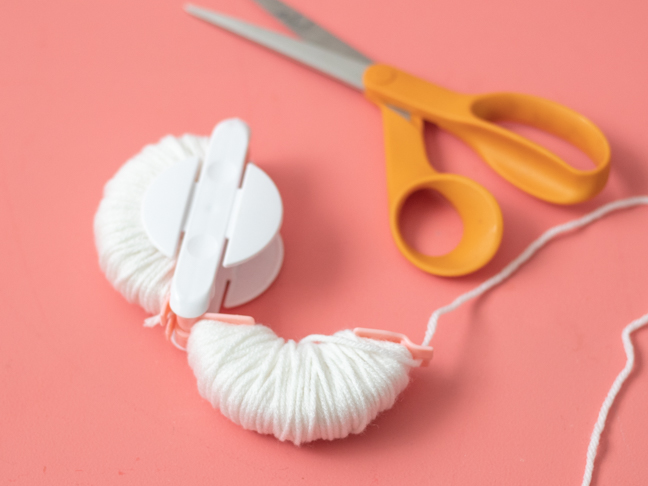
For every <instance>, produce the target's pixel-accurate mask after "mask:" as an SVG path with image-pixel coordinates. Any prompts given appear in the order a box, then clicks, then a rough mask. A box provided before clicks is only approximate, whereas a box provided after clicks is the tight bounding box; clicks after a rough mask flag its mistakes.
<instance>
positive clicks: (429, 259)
mask: <svg viewBox="0 0 648 486" xmlns="http://www.w3.org/2000/svg"><path fill="white" fill-rule="evenodd" d="M380 108H381V110H382V114H383V123H384V128H385V150H386V159H387V191H388V196H389V223H390V227H391V232H392V235H393V236H394V240H395V241H396V245H397V246H398V248H399V250H400V251H401V253H402V254H403V255H405V257H406V258H407V259H408V260H409V261H410V262H412V263H413V264H414V265H416V266H417V267H418V268H420V269H421V270H424V271H426V272H429V273H432V274H435V275H441V276H446V277H455V276H460V275H465V274H468V273H471V272H474V271H475V270H478V269H479V268H481V267H482V266H484V265H486V263H488V262H489V261H490V259H491V258H492V257H493V256H494V255H495V252H496V251H497V249H498V247H499V244H500V241H501V239H502V213H501V211H500V208H499V205H498V204H497V201H496V200H495V198H494V197H493V196H492V195H491V194H490V193H489V192H488V191H487V190H486V189H484V188H483V187H482V186H480V185H479V184H477V183H476V182H474V181H472V180H470V179H468V178H466V177H462V176H459V175H456V174H439V173H438V172H436V171H434V170H433V169H432V167H431V166H430V164H429V162H428V160H427V156H426V153H425V145H424V144H423V134H422V130H423V121H422V119H421V118H418V117H414V116H413V117H412V119H411V120H410V121H408V120H406V119H405V118H403V116H401V115H400V114H398V113H396V112H395V111H394V110H392V109H391V108H389V107H387V106H385V105H380ZM425 189H432V190H434V191H437V192H438V193H440V194H441V195H442V196H443V197H445V198H446V199H447V200H448V201H449V202H450V203H451V204H452V205H453V206H454V208H455V209H456V211H457V212H458V213H459V216H460V217H461V220H462V222H463V236H462V238H461V241H460V242H459V244H458V245H457V246H456V247H455V248H454V249H453V250H452V251H451V252H450V253H447V254H445V255H441V256H431V255H425V254H424V253H421V252H419V251H417V250H415V249H414V248H412V247H411V246H410V245H409V244H408V243H407V241H406V240H405V239H404V238H403V235H402V234H401V229H400V215H401V211H402V208H403V205H404V204H405V201H406V200H407V198H408V197H410V196H411V195H412V194H413V193H415V192H417V191H419V190H425Z"/></svg>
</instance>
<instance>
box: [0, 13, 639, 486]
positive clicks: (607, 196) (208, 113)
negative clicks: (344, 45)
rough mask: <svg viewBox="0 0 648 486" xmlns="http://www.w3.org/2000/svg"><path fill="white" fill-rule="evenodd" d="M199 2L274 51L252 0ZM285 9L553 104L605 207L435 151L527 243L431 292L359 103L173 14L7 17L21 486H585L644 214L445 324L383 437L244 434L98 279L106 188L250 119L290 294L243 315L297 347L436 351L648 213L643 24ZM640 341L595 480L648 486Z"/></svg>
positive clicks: (375, 119)
mask: <svg viewBox="0 0 648 486" xmlns="http://www.w3.org/2000/svg"><path fill="white" fill-rule="evenodd" d="M201 1H203V2H205V5H206V6H208V7H212V8H214V9H218V10H221V11H224V12H227V13H229V14H232V15H235V16H239V17H243V18H245V19H248V20H250V21H252V22H257V23H259V24H262V25H266V26H268V27H272V28H276V29H278V30H281V28H280V27H279V26H278V25H277V24H276V23H275V22H274V21H273V20H272V19H271V18H270V17H268V16H267V15H265V14H264V12H263V11H262V10H261V9H259V8H258V7H256V6H255V5H254V4H253V3H252V2H251V1H248V0H236V1H234V0H201ZM292 3H293V5H294V6H296V7H297V8H299V9H301V10H302V11H303V12H305V13H306V14H308V15H310V16H312V17H313V18H315V19H316V20H318V21H320V22H321V23H322V24H323V25H325V26H327V27H329V28H330V29H331V30H333V31H334V32H338V33H340V34H341V35H343V36H344V38H345V39H346V40H348V41H349V42H351V43H353V44H354V45H355V46H357V47H358V48H359V49H361V50H363V51H365V52H366V53H367V54H368V55H369V56H372V57H374V58H376V59H379V60H381V61H383V62H388V63H392V64H395V65H397V66H399V67H401V68H403V69H405V70H408V71H410V72H412V73H413V74H416V75H419V76H421V77H424V78H426V79H429V80H431V81H435V82H438V83H439V84H442V85H444V86H447V87H451V88H454V89H456V90H460V91H466V92H482V91H495V90H512V91H521V92H528V93H534V94H536V95H540V96H544V97H547V98H550V99H553V100H556V101H559V102H562V103H564V104H566V105H568V106H570V107H572V108H574V109H576V110H578V111H580V112H582V113H584V114H586V115H587V116H588V117H590V118H591V119H593V120H594V121H595V122H596V123H597V124H599V126H600V127H601V128H602V129H603V130H604V131H605V132H606V134H607V135H608V136H609V139H610V141H611V145H612V149H613V170H612V174H611V177H610V182H609V184H608V186H607V187H606V189H605V190H604V191H603V193H602V194H601V195H599V196H598V197H596V198H595V199H594V200H592V201H591V202H588V203H586V204H582V205H578V206H575V207H556V206H552V205H549V204H546V203H543V202H540V201H537V200H534V199H532V198H530V197H529V196H527V195H526V194H524V193H522V192H520V191H518V190H517V189H515V188H513V187H512V186H510V185H509V184H507V183H506V182H504V181H503V180H502V179H501V178H500V177H498V176H497V175H495V174H494V173H493V172H492V171H491V169H490V168H488V167H487V166H486V165H485V164H484V163H482V162H481V161H480V160H479V159H478V158H477V157H476V156H475V154H474V153H472V152H471V151H470V150H469V149H467V148H466V147H465V146H463V145H462V144H461V143H460V142H458V141H456V140H454V139H453V138H452V137H450V136H448V135H445V134H439V133H437V132H436V131H435V130H433V129H430V130H429V132H428V141H429V142H430V154H431V158H432V159H433V160H434V163H435V164H436V165H437V166H439V167H440V168H442V169H443V170H446V171H454V172H457V173H461V174H465V175H468V176H470V177H471V178H474V179H475V180H477V181H479V182H480V183H482V184H483V185H484V186H486V187H487V188H488V189H489V190H491V191H492V192H493V194H494V195H495V196H496V198H497V199H498V200H499V202H500V204H501V206H502V210H503V213H504V218H505V224H506V228H505V236H504V240H503V244H502V247H501V250H500V252H499V253H498V255H497V256H496V258H495V259H494V260H493V261H492V262H491V263H490V264H489V265H488V266H487V267H485V268H484V269H483V270H481V271H479V272H478V273H476V274H474V275H471V276H468V277H464V278H459V279H453V280H448V279H442V278H437V277H433V276H430V275H427V274H424V273H422V272H420V271H419V270H417V269H416V268H414V267H413V266H411V265H410V264H409V263H407V262H406V260H405V259H404V258H403V257H402V256H401V255H400V254H399V253H398V251H397V250H396V248H395V245H394V244H393V242H392V240H391V236H390V233H389V229H388V223H387V216H386V207H387V200H386V190H385V181H384V168H383V164H384V154H383V148H382V144H383V137H382V125H381V120H380V116H379V112H378V110H377V109H376V107H375V106H373V105H372V104H370V103H368V102H366V101H365V100H364V99H363V98H362V97H361V96H358V94H356V93H355V92H354V91H353V90H351V89H349V88H347V87H345V86H342V85H339V84H337V83H336V82H334V81H331V80H329V79H327V78H325V77H323V76H320V75H318V74H316V73H313V72H311V71H309V70H308V69H305V68H303V67H301V66H298V65H296V64H293V63H292V62H290V61H287V60H285V59H282V58H280V57H278V56H275V55H272V54H270V53H268V52H266V51H265V50H263V49H260V48H258V47H256V46H254V45H251V44H249V43H247V42H244V41H242V40H240V39H238V38H235V37H234V36H232V35H229V34H227V33H224V32H221V31H219V30H217V29H215V28H212V27H209V26H207V25H205V24H203V23H201V22H198V21H197V20H194V19H192V18H190V17H189V16H188V15H186V14H185V13H183V11H182V10H181V6H182V5H181V1H180V0H173V1H171V0H165V1H137V0H131V1H124V0H119V1H115V0H111V1H106V0H102V1H93V2H84V1H80V0H77V1H74V0H62V1H57V2H38V1H34V0H25V1H21V2H2V5H1V6H0V134H1V135H0V228H1V229H0V232H1V233H0V235H1V237H0V255H1V256H0V277H1V278H0V303H1V309H2V325H1V326H2V338H1V339H0V482H1V483H2V484H80V485H89V484H93V485H104V484H106V485H113V484H133V485H136V484H137V485H140V484H191V485H202V484H308V485H317V484H336V485H340V486H342V485H347V484H349V485H351V484H353V485H365V484H411V485H418V484H444V485H452V484H456V485H462V486H466V485H485V484H498V485H519V484H529V485H546V484H572V485H576V484H580V481H581V478H582V473H583V468H584V463H585V451H586V447H587V444H588V441H589V436H590V433H591V430H592V426H593V424H594V421H595V419H596V416H597V414H598V410H599V407H600V405H601V402H602V400H603V398H604V396H605V394H606V393H607V391H608V389H609V387H610V385H611V383H612V381H613V379H614V377H615V376H616V375H617V373H618V372H619V371H620V369H621V368H622V367H623V364H624V362H625V357H624V353H623V349H622V345H621V341H620V333H621V330H622V328H623V327H624V326H625V325H626V324H627V323H628V322H630V321H631V320H633V319H635V318H637V317H639V316H641V315H642V314H644V313H646V312H648V285H647V283H646V275H647V274H648V254H647V252H646V248H647V243H648V208H637V209H632V210H628V211H626V212H623V213H619V214H616V215H614V216H612V217H610V218H608V219H605V220H604V221H602V222H599V223H597V224H596V225H595V226H592V227H589V228H587V229H585V230H583V231H580V232H578V233H577V234H575V235H572V236H569V237H567V238H564V239H562V240H561V241H558V242H555V244H552V245H551V246H550V247H549V248H547V249H546V250H545V251H543V252H542V253H541V254H540V255H539V256H538V257H537V258H536V259H535V260H534V261H533V262H532V263H530V264H529V265H527V266H526V267H525V268H524V269H523V270H522V271H520V273H519V274H517V275H516V276H515V277H514V278H512V279H511V280H510V281H508V282H507V283H505V284H504V285H502V286H501V287H500V288H498V289H496V290H495V291H493V292H492V293H490V294H488V295H487V296H485V297H484V298H481V299H479V301H477V302H474V303H471V304H470V305H468V306H466V308H465V309H461V310H459V311H457V312H455V313H454V314H451V315H448V316H446V317H444V318H443V319H442V321H441V324H440V328H439V332H438V334H437V335H436V336H435V339H434V341H433V345H434V347H435V352H436V355H435V358H434V360H433V362H432V364H431V366H430V367H429V368H426V369H420V370H415V371H414V372H413V374H412V383H411V385H410V386H409V387H408V389H407V390H406V391H405V392H404V393H403V395H402V397H401V399H400V400H399V401H398V403H397V404H396V406H395V407H394V408H393V409H392V410H390V411H388V412H386V413H384V414H382V415H381V416H380V417H379V418H378V419H377V420H376V421H375V422H374V423H373V424H372V425H371V426H370V427H369V429H368V430H367V431H366V432H365V433H364V434H362V435H359V436H354V437H350V438H348V439H345V440H338V441H335V442H321V441H320V442H317V443H313V444H311V445H306V446H303V447H300V448H297V447H295V446H293V445H292V444H288V443H281V442H279V441H277V440H275V439H274V438H271V437H266V436H260V435H258V434H256V433H253V432H247V431H244V430H242V429H241V428H239V427H238V426H236V425H234V424H232V423H231V422H229V421H228V420H227V419H225V418H224V417H223V416H221V415H220V413H219V412H218V411H214V410H213V409H212V408H211V406H210V405H209V404H208V403H207V402H206V401H205V400H203V399H202V398H200V396H199V395H198V392H197V390H196V385H195V380H194V377H193V375H192V373H191V370H190V369H189V367H188V365H187V363H186V357H185V355H184V354H183V353H182V352H180V351H178V350H177V349H175V348H174V347H173V346H171V345H169V344H168V343H167V342H166V341H165V340H164V337H163V335H162V332H161V331H160V329H159V328H158V329H153V330H151V329H145V328H143V327H142V320H143V319H144V318H145V317H146V315H145V313H144V312H143V311H142V310H141V309H139V308H137V307H136V306H134V305H130V304H128V303H126V302H125V301H124V299H123V298H122V297H121V296H120V295H119V294H117V292H115V291H114V290H113V289H112V288H111V287H110V285H109V284H108V282H107V281H106V279H105V278H104V276H103V275H102V273H101V271H100V270H99V268H98V265H97V256H96V252H95V248H94V243H93V234H92V219H93V215H94V212H95V210H96V208H97V205H98V203H99V200H100V198H101V194H102V187H103V185H104V183H105V182H106V181H107V180H108V179H109V178H110V177H111V176H112V175H113V174H114V173H115V171H116V170H117V169H118V168H119V167H120V165H121V164H123V162H124V161H125V160H127V159H128V158H130V157H131V156H132V155H134V154H135V153H137V152H138V151H139V150H140V148H141V147H142V146H143V145H145V144H148V143H152V142H156V141H157V140H158V139H160V138H161V137H162V136H163V135H165V134H168V133H171V134H176V135H179V134H182V133H185V132H190V133H197V134H208V133H209V132H210V130H211V129H212V127H213V126H214V125H215V124H216V122H218V121H219V120H221V119H223V118H226V117H231V116H239V117H241V118H243V119H245V120H246V121H247V122H248V123H249V124H250V125H251V127H252V130H253V139H252V147H251V155H252V159H253V160H254V161H255V162H256V163H257V164H258V165H259V166H261V167H262V168H263V169H264V170H266V171H267V172H268V174H270V176H271V177H272V178H273V179H274V180H275V181H276V184H277V186H278V187H279V189H280V191H281V193H282V196H283V200H284V204H285V221H284V226H283V230H282V233H283V236H284V240H285V244H286V259H285V264H284V267H283V269H282V272H281V274H280V276H279V278H278V279H277V281H276V283H275V284H274V285H273V286H272V287H271V289H270V290H269V291H268V292H266V293H265V294H264V295H263V296H261V297H260V298H259V299H257V300H256V301H254V302H253V303H251V304H249V305H247V306H245V307H244V308H242V309H240V312H246V313H250V314H252V315H254V316H255V317H256V318H257V320H258V321H260V322H263V323H266V324H268V325H270V326H271V327H272V328H273V329H275V330H276V332H277V333H278V334H279V335H281V336H284V337H289V338H295V339H298V338H301V337H303V336H305V335H307V334H310V333H333V332H334V331H336V330H338V329H341V328H345V327H355V326H367V327H376V328H385V329H391V330H394V331H399V332H404V333H406V334H408V335H409V336H410V337H411V338H412V339H414V340H416V341H420V340H421V339H422V336H423V333H424V328H425V323H426V321H427V318H428V316H429V314H430V313H431V312H432V310H434V309H435V308H437V307H439V306H442V305H444V304H446V303H448V302H450V301H451V300H452V299H453V298H454V297H456V296H457V295H459V294H461V293H463V292H465V291H467V290H469V289H471V288H473V287H474V286H475V285H477V284H478V283H479V282H482V281H483V280H484V279H486V278H487V277H489V276H490V275H493V274H494V273H496V272H497V271H498V270H500V269H501V268H502V267H503V266H504V265H505V264H506V263H507V262H508V261H510V260H511V259H512V258H513V257H514V256H515V255H517V254H518V253H519V252H520V251H521V250H522V249H523V248H524V247H525V246H526V245H527V244H529V243H530V242H531V241H532V240H533V239H535V238H536V237H537V236H538V235H539V234H540V233H542V232H543V231H544V230H545V229H546V228H548V227H550V226H553V225H555V224H558V223H560V222H564V221H567V220H569V219H572V218H574V217H577V216H579V215H582V214H584V213H585V212H587V211H589V210H591V209H592V208H594V207H597V206H599V205H600V204H603V203H604V202H607V201H610V200H613V199H616V198H620V197H625V196H629V195H635V194H642V193H648V145H647V144H646V137H647V134H648V117H647V116H646V113H648V95H647V94H646V86H648V63H646V60H647V59H648V30H647V29H646V25H645V24H646V17H647V15H648V8H647V7H646V5H647V4H646V3H645V2H640V1H626V2H619V1H615V0H573V1H569V2H566V1H564V0H543V1H537V0H535V1H532V0H490V1H488V2H484V1H479V0H454V1H444V2H441V1H429V0H403V1H398V2H397V1H393V0H392V1H388V0H374V1H372V2H349V1H345V0H328V1H327V2H317V1H315V0H293V1H292ZM579 163H580V162H579ZM415 202H416V201H415ZM419 202H420V201H419ZM414 205H416V204H414ZM437 206H439V208H440V210H439V211H438V212H437V213H435V216H434V218H435V223H436V224H435V225H433V226H431V228H433V230H428V231H427V232H428V233H429V232H431V233H432V234H431V235H430V234H426V231H422V232H419V233H417V232H416V231H414V230H412V232H413V234H412V238H421V239H423V240H425V239H426V238H428V237H430V236H434V237H436V242H435V243H433V244H432V246H433V247H434V248H433V249H435V250H436V251H441V250H442V249H443V248H444V247H445V248H447V247H449V246H451V244H452V241H455V240H456V238H457V237H458V234H459V233H460V227H459V225H458V222H457V221H456V217H453V215H452V214H448V212H447V211H446V210H444V209H443V207H442V205H438V204H437ZM410 223H411V221H409V220H408V222H407V225H408V227H409V224H410ZM421 244H423V245H424V244H425V242H423V243H421ZM435 245H436V246H435ZM444 245H445V246H444ZM635 342H636V345H637V351H638V355H639V357H638V364H637V369H636V370H635V372H634V373H633V375H632V377H631V379H630V380H629V382H628V386H627V388H626V389H625V390H624V391H623V392H622V393H621V395H620V401H619V403H618V404H617V405H616V406H615V407H614V409H613V411H612V413H611V417H610V421H609V426H608V427H609V428H608V430H607V431H606V433H605V435H604V437H603V441H602V451H601V455H600V458H599V461H598V463H597V471H596V474H595V484H597V485H618V484H623V485H640V484H647V483H648V461H647V460H646V458H647V453H648V440H647V439H646V438H647V437H648V415H647V414H646V403H648V380H647V379H646V378H647V377H648V370H647V369H646V360H647V359H648V358H647V356H648V330H642V331H640V332H637V334H636V336H635Z"/></svg>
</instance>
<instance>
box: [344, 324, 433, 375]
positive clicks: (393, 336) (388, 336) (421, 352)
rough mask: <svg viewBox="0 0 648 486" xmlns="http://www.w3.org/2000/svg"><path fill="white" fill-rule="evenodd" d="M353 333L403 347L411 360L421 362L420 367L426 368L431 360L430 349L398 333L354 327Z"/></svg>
mask: <svg viewBox="0 0 648 486" xmlns="http://www.w3.org/2000/svg"><path fill="white" fill-rule="evenodd" d="M353 333H354V334H355V335H356V336H358V337H362V338H369V339H377V340H379V341H390V342H392V343H397V344H401V345H403V346H405V347H406V348H407V350H408V351H409V352H410V353H411V355H412V358H414V359H416V360H418V359H420V360H421V366H427V365H428V363H429V362H430V360H431V359H432V348H431V347H430V346H421V345H419V344H414V343H413V342H412V341H410V340H409V338H408V337H407V336H406V335H405V334H400V333H398V332H391V331H382V330H380V329H365V328H362V327H356V328H355V329H354V330H353Z"/></svg>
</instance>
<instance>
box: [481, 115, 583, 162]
mask: <svg viewBox="0 0 648 486" xmlns="http://www.w3.org/2000/svg"><path fill="white" fill-rule="evenodd" d="M492 123H495V124H497V125H499V126H500V127H502V128H505V129H506V130H509V131H511V132H515V133H517V134H518V135H520V136H522V137H524V138H526V139H528V140H531V141H532V142H535V143H537V144H538V145H541V146H542V147H544V148H546V149H548V150H549V151H550V152H552V153H554V154H555V155H557V156H558V157H560V158H561V159H562V160H564V161H565V162H566V163H567V164H569V165H570V166H572V167H573V168H574V169H578V170H591V169H595V168H596V164H595V163H594V162H593V161H592V159H591V158H590V157H589V156H588V155H587V154H586V153H585V152H583V151H582V150H581V149H580V148H578V147H577V146H575V145H573V144H571V143H569V142H567V141H566V140H563V139H562V138H560V137H558V136H556V135H553V134H551V133H549V132H546V131H544V130H542V129H540V128H536V127H534V126H531V125H526V124H524V123H517V122H513V121H497V120H496V121H493V122H492Z"/></svg>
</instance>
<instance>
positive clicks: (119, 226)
mask: <svg viewBox="0 0 648 486" xmlns="http://www.w3.org/2000/svg"><path fill="white" fill-rule="evenodd" d="M208 142H209V139H208V138H207V137H198V136H195V135H183V136H182V137H180V138H176V137H172V136H166V137H164V138H163V139H162V140H160V142H159V143H157V144H155V145H147V146H146V147H144V149H142V151H141V152H140V153H139V154H137V155H136V156H134V157H133V158H131V159H130V160H128V161H127V162H126V163H125V164H124V165H123V166H122V167H121V168H120V169H119V171H118V172H117V173H116V174H115V176H114V177H113V178H112V179H110V180H109V181H108V182H107V183H106V186H105V187H104V196H103V199H102V200H101V203H100V204H99V209H98V210H97V213H96V215H95V219H94V233H95V244H96V246H97V251H98V253H99V265H100V266H101V269H102V270H103V272H104V273H105V274H106V277H107V278H108V281H109V282H110V283H111V284H112V285H113V287H115V289H117V290H118V291H119V293H121V294H122V295H123V296H124V297H126V299H127V300H128V301H129V302H132V303H136V304H138V305H140V306H141V307H143V308H144V309H145V310H146V311H147V312H150V313H151V314H158V313H159V312H160V309H161V307H162V302H163V301H164V299H165V298H166V296H167V295H168V294H169V290H170V287H171V278H172V277H173V268H174V265H175V261H174V260H173V259H172V258H169V257H167V256H166V255H163V254H162V253H161V252H160V251H158V249H157V248H155V247H154V246H153V244H152V243H151V242H150V240H149V239H148V236H147V235H146V233H145V231H144V226H143V224H142V216H141V205H142V198H143V197H144V193H145V192H146V189H147V188H148V187H149V185H150V184H151V183H152V182H153V180H154V179H155V178H156V177H157V176H158V175H159V174H161V173H162V172H163V171H164V170H165V169H166V168H168V167H170V166H171V165H173V164H174V163H176V162H180V161H182V160H185V159H187V158H188V157H191V156H198V157H203V156H204V155H205V151H206V150H207V144H208Z"/></svg>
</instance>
